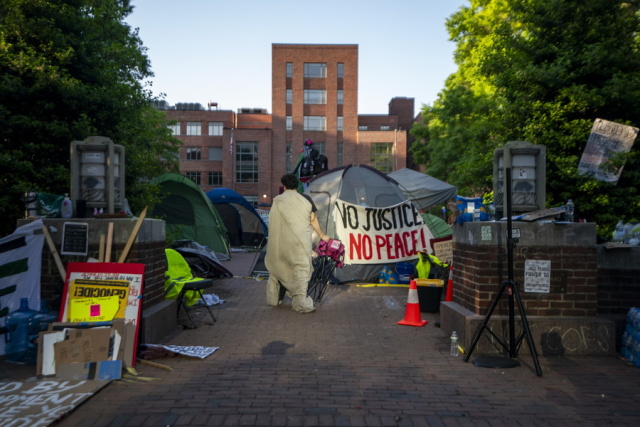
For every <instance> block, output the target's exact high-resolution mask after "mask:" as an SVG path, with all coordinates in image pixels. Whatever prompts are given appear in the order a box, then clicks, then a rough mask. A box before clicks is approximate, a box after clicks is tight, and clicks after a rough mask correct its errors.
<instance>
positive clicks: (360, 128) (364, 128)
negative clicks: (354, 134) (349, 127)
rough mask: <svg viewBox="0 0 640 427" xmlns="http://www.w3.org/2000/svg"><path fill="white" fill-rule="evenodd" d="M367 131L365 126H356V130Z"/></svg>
mask: <svg viewBox="0 0 640 427" xmlns="http://www.w3.org/2000/svg"><path fill="white" fill-rule="evenodd" d="M367 129H369V128H368V127H367V126H362V125H360V126H358V130H367Z"/></svg>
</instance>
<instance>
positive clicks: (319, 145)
mask: <svg viewBox="0 0 640 427" xmlns="http://www.w3.org/2000/svg"><path fill="white" fill-rule="evenodd" d="M313 148H315V149H316V150H318V153H319V154H327V144H326V143H325V142H316V141H314V142H313Z"/></svg>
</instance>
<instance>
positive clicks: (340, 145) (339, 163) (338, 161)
mask: <svg viewBox="0 0 640 427" xmlns="http://www.w3.org/2000/svg"><path fill="white" fill-rule="evenodd" d="M337 150H338V158H337V159H336V166H342V164H343V163H342V162H343V160H342V159H343V158H344V157H343V150H344V143H342V142H338V147H337Z"/></svg>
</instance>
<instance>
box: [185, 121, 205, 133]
mask: <svg viewBox="0 0 640 427" xmlns="http://www.w3.org/2000/svg"><path fill="white" fill-rule="evenodd" d="M201 134H202V124H201V123H200V122H187V135H192V136H196V135H201Z"/></svg>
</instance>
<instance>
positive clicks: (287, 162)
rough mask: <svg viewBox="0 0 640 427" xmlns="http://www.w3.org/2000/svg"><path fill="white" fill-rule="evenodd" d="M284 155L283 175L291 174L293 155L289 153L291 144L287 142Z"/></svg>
mask: <svg viewBox="0 0 640 427" xmlns="http://www.w3.org/2000/svg"><path fill="white" fill-rule="evenodd" d="M284 155H285V166H284V169H285V173H291V172H292V171H293V166H292V163H293V159H292V157H293V153H292V152H291V143H290V142H287V146H286V147H285V152H284ZM297 160H298V159H296V161H297Z"/></svg>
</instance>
